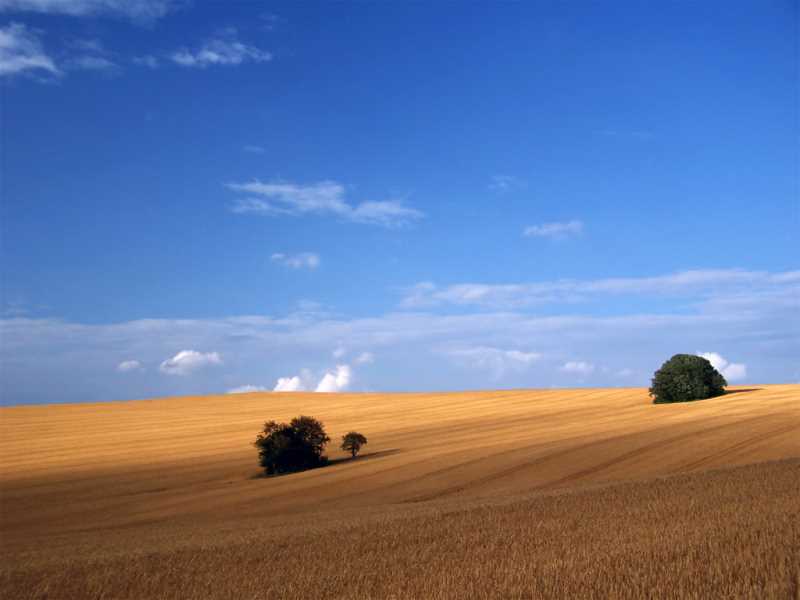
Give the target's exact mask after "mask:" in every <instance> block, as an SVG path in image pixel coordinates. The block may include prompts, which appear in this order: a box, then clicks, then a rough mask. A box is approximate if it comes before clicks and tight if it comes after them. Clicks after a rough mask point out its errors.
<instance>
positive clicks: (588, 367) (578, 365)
mask: <svg viewBox="0 0 800 600" xmlns="http://www.w3.org/2000/svg"><path fill="white" fill-rule="evenodd" d="M561 370H562V371H563V372H564V373H575V374H577V375H591V374H592V373H593V372H594V365H593V364H592V363H589V362H585V361H582V360H571V361H568V362H566V363H564V364H563V365H562V366H561Z"/></svg>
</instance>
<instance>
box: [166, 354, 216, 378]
mask: <svg viewBox="0 0 800 600" xmlns="http://www.w3.org/2000/svg"><path fill="white" fill-rule="evenodd" d="M219 364H222V358H221V357H220V355H219V354H218V353H217V352H207V353H203V352H197V351H195V350H181V351H180V352H178V353H177V354H176V355H175V356H173V357H172V358H168V359H167V360H165V361H164V362H162V363H161V366H160V367H159V370H160V371H161V372H162V373H166V374H167V375H189V374H191V373H193V372H195V371H197V370H199V369H203V368H205V367H207V366H210V365H219Z"/></svg>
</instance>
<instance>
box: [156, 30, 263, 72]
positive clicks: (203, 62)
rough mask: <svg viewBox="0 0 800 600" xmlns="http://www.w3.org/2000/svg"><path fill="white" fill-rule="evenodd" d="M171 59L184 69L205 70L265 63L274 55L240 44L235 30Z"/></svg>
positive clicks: (185, 50) (179, 53) (177, 53)
mask: <svg viewBox="0 0 800 600" xmlns="http://www.w3.org/2000/svg"><path fill="white" fill-rule="evenodd" d="M170 59H171V60H172V61H173V62H174V63H176V64H178V65H180V66H182V67H195V68H200V69H204V68H206V67H208V66H213V65H223V66H231V65H241V64H242V63H245V62H255V63H263V62H268V61H270V60H272V54H270V53H269V52H266V51H264V50H261V49H259V48H256V47H255V46H250V45H247V44H244V43H242V42H240V41H239V40H238V39H236V32H235V30H230V31H228V32H226V33H225V34H223V35H221V36H220V37H216V38H214V39H211V40H208V41H207V42H205V43H204V44H203V45H202V46H201V47H199V48H197V49H195V50H188V49H186V48H182V49H181V50H178V51H177V52H173V53H172V54H171V55H170Z"/></svg>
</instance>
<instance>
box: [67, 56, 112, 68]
mask: <svg viewBox="0 0 800 600" xmlns="http://www.w3.org/2000/svg"><path fill="white" fill-rule="evenodd" d="M64 66H65V68H66V69H73V70H82V71H115V70H117V69H119V65H117V64H116V63H115V62H114V61H112V60H109V59H108V58H106V57H105V56H94V55H83V56H76V57H74V58H71V59H69V60H68V61H67V62H66V63H65V65H64Z"/></svg>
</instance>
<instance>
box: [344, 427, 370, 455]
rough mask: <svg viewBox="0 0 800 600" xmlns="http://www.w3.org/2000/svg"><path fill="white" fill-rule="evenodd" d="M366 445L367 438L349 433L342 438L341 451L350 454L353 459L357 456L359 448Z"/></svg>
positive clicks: (356, 433)
mask: <svg viewBox="0 0 800 600" xmlns="http://www.w3.org/2000/svg"><path fill="white" fill-rule="evenodd" d="M366 443H367V438H365V437H364V436H363V435H361V434H360V433H358V432H357V431H351V432H350V433H348V434H346V435H343V436H342V450H344V451H345V452H349V453H350V454H352V455H353V458H355V457H356V454H358V451H359V450H361V446H364V445H366Z"/></svg>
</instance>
